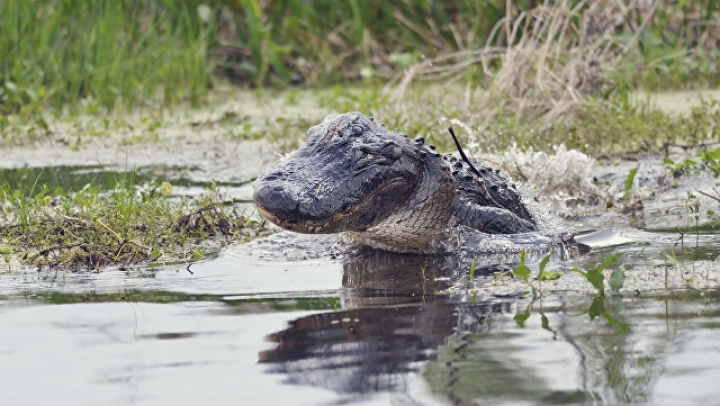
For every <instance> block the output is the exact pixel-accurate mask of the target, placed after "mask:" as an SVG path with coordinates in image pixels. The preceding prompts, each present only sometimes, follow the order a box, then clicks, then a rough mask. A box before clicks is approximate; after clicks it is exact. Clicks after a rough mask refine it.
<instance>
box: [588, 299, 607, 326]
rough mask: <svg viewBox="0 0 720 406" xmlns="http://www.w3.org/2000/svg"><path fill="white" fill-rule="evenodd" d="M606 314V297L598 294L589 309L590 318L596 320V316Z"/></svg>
mask: <svg viewBox="0 0 720 406" xmlns="http://www.w3.org/2000/svg"><path fill="white" fill-rule="evenodd" d="M603 314H605V298H604V297H603V296H597V297H596V298H595V299H593V302H592V304H591V305H590V308H589V309H588V315H589V316H590V320H594V319H595V317H597V316H601V315H603Z"/></svg>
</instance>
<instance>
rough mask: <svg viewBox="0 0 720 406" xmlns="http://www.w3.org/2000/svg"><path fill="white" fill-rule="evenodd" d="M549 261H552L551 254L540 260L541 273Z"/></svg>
mask: <svg viewBox="0 0 720 406" xmlns="http://www.w3.org/2000/svg"><path fill="white" fill-rule="evenodd" d="M548 262H550V254H548V255H547V256H545V258H543V259H542V261H540V273H541V274H542V273H543V271H544V270H545V266H547V264H548Z"/></svg>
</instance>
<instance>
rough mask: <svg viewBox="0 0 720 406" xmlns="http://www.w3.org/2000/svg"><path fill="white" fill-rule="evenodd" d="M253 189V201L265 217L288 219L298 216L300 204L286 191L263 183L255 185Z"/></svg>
mask: <svg viewBox="0 0 720 406" xmlns="http://www.w3.org/2000/svg"><path fill="white" fill-rule="evenodd" d="M253 188H254V190H253V201H254V202H255V205H256V206H257V207H258V208H259V209H260V210H261V211H263V215H266V214H270V215H272V216H273V217H275V218H278V219H287V218H292V217H293V216H294V215H296V214H297V213H296V212H297V209H298V202H297V200H295V199H292V198H291V196H290V194H289V193H288V191H287V190H286V189H283V188H282V187H280V186H271V185H268V184H267V183H262V182H259V183H255V184H254V185H253Z"/></svg>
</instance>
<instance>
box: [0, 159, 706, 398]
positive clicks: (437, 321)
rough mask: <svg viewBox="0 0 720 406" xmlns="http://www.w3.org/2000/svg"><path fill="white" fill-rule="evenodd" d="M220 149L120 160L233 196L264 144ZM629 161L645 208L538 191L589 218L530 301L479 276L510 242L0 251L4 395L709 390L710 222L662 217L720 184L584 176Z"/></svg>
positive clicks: (36, 174) (77, 170) (47, 179)
mask: <svg viewBox="0 0 720 406" xmlns="http://www.w3.org/2000/svg"><path fill="white" fill-rule="evenodd" d="M253 148H255V147H253ZM218 151H221V149H218ZM253 151H256V150H255V149H254V150H253ZM233 154H235V155H233ZM241 155H242V154H241ZM235 156H237V154H236V152H233V153H232V154H227V155H224V156H223V158H222V159H219V160H216V161H215V163H214V164H213V165H214V166H213V167H212V170H211V171H208V168H207V167H205V166H202V165H193V164H192V162H194V161H192V160H189V161H187V162H186V161H182V162H181V163H182V164H178V165H172V164H171V161H172V160H171V159H170V158H168V157H166V158H168V159H166V160H165V161H168V162H166V163H163V164H158V165H143V164H142V159H141V161H140V164H139V165H135V164H133V163H131V166H132V167H133V168H135V169H137V173H138V177H139V179H138V182H137V183H141V182H145V181H156V182H158V181H163V180H169V181H171V183H172V184H173V186H174V190H175V193H177V194H183V195H194V194H198V193H200V192H201V191H202V188H203V187H204V186H205V185H207V183H208V182H209V181H210V180H213V179H211V178H209V177H210V176H212V177H213V178H214V180H218V181H219V185H220V187H221V188H222V189H223V191H224V192H225V193H226V194H228V195H229V196H232V197H234V198H236V199H239V200H241V201H243V200H244V201H248V200H249V198H250V190H251V189H250V187H249V182H250V181H251V179H252V177H253V176H255V175H256V174H257V172H258V170H259V168H260V167H262V165H263V164H262V163H263V162H266V161H271V160H272V159H273V158H272V156H271V155H270V154H264V155H263V154H256V156H253V157H252V158H251V159H250V160H249V161H246V162H242V163H238V164H237V165H235V163H234V161H233V159H234V158H233V157H235ZM23 159H25V158H23ZM28 159H29V158H28ZM197 159H200V160H203V159H205V158H202V157H199V158H197ZM509 159H516V160H518V161H519V162H522V163H523V164H526V165H533V164H534V163H533V162H535V163H537V162H538V160H541V159H544V160H545V161H544V162H547V157H544V158H543V157H539V156H533V155H518V156H515V157H512V158H509ZM553 159H555V158H553ZM556 159H565V160H566V162H569V159H568V157H563V156H561V155H558V158H556ZM67 161H71V159H70V158H68V160H67ZM160 161H163V160H162V159H160ZM499 161H501V160H499ZM59 162H61V163H64V162H65V161H64V160H60V161H59ZM119 162H120V161H118V162H115V163H114V164H113V165H112V166H101V165H92V166H55V167H44V169H36V168H34V167H32V166H31V167H30V168H26V169H17V168H14V169H9V170H3V171H0V181H2V182H4V183H9V184H11V185H13V187H20V186H22V187H30V185H35V184H37V185H41V184H47V185H48V186H49V187H50V189H51V190H52V189H53V188H54V187H56V186H60V187H63V188H64V189H65V190H78V189H79V188H82V187H83V186H84V185H85V184H86V183H87V182H90V181H92V182H94V183H96V184H98V183H99V184H106V185H112V184H114V183H115V182H116V181H117V179H118V178H122V176H124V170H123V168H122V165H119V164H118V163H119ZM586 166H587V163H584V161H578V163H577V165H576V167H575V168H573V167H571V166H568V167H567V168H566V169H564V171H565V172H567V176H568V177H572V176H573V171H581V170H586V171H587V170H588V168H587V167H586ZM238 167H240V169H238ZM634 167H639V168H640V169H639V171H638V176H637V178H636V179H638V181H637V186H636V189H635V190H634V193H635V194H636V196H639V197H640V198H642V199H643V203H644V209H643V210H642V212H641V213H634V214H633V213H631V214H627V213H621V212H620V211H619V210H598V211H596V212H593V211H588V210H586V211H583V207H584V206H583V205H584V202H585V201H586V199H589V197H588V195H583V194H578V195H575V196H568V195H564V194H562V193H561V192H558V191H557V190H552V189H548V190H544V191H542V192H541V193H542V198H543V200H545V201H546V202H545V204H544V209H545V214H544V219H545V222H546V223H547V227H548V228H550V229H553V230H567V229H574V230H583V229H595V230H598V231H596V232H594V233H591V234H588V235H586V236H584V237H582V238H580V240H581V241H582V242H583V243H586V244H588V245H590V246H592V247H593V250H592V252H591V253H590V254H587V255H581V256H578V257H575V258H573V259H570V260H560V259H553V260H552V261H550V263H549V265H548V268H550V269H553V270H558V271H559V272H560V274H561V277H560V278H559V279H557V280H554V281H546V282H543V283H542V288H543V289H544V290H545V291H546V293H547V295H546V297H544V298H542V299H539V298H536V299H533V298H532V297H531V296H530V295H529V294H528V290H529V289H528V287H527V286H526V285H525V284H524V283H523V282H521V281H520V280H518V279H511V278H509V277H508V276H507V275H505V276H498V275H495V274H493V272H494V271H498V270H503V269H508V268H509V267H511V266H513V264H515V263H516V262H517V255H514V254H513V255H509V256H506V257H493V256H485V257H483V258H472V259H475V260H477V263H478V273H477V277H476V280H475V281H471V282H469V281H468V280H467V277H466V276H464V275H466V274H467V270H468V268H469V265H468V263H467V262H462V261H459V260H458V261H456V260H455V259H453V258H450V259H448V258H445V259H428V258H426V257H421V256H413V255H392V254H378V253H376V252H367V251H362V250H361V251H358V252H355V253H354V254H353V255H350V256H337V257H332V256H329V255H322V253H321V254H319V255H315V253H313V252H310V251H307V252H306V251H303V250H301V249H298V248H297V247H301V246H302V241H303V240H298V241H300V243H298V244H299V245H297V246H296V248H293V249H287V246H286V245H283V244H282V243H280V244H276V245H275V248H267V246H260V245H257V246H254V245H237V246H233V247H231V248H229V249H227V250H226V251H225V252H224V253H223V254H221V255H220V256H219V257H217V258H213V259H210V260H207V261H204V262H201V263H197V264H193V265H192V266H191V267H190V269H189V270H188V268H187V267H186V266H185V265H167V266H162V267H156V268H153V269H145V268H139V269H130V270H124V271H121V270H117V269H107V270H104V271H103V272H100V273H70V272H62V271H36V270H32V269H28V270H22V269H16V268H12V267H11V268H10V269H8V268H7V267H2V266H0V326H2V327H1V328H2V332H1V333H0V404H2V405H21V404H22V405H46V404H53V405H157V404H174V405H185V404H187V405H196V404H211V405H225V404H228V405H229V404H247V405H278V404H293V405H295V404H298V405H337V404H353V405H355V404H357V405H386V404H401V405H425V404H428V405H429V404H443V405H444V404H453V405H477V404H482V405H518V404H523V405H546V404H547V405H553V404H602V405H640V404H653V405H697V404H703V405H705V404H708V405H710V404H718V400H717V399H720V387H719V386H718V385H717V384H716V382H717V380H718V379H719V378H720V339H719V338H718V331H720V330H719V328H720V265H718V264H719V263H720V262H718V259H720V237H718V232H717V231H714V230H712V229H711V228H705V229H704V230H703V231H702V232H701V233H694V232H692V233H687V234H685V235H684V236H682V235H681V234H680V233H679V232H678V231H677V230H676V227H677V228H681V229H685V230H686V228H687V227H692V226H693V225H695V217H693V216H692V212H689V211H688V210H689V209H688V207H689V206H688V197H687V196H688V193H689V192H690V193H692V192H693V191H695V190H698V189H702V190H712V188H718V187H720V184H719V183H718V180H717V179H716V178H713V177H712V176H709V175H703V174H699V175H695V176H694V177H689V178H685V179H683V180H682V182H680V183H679V184H678V185H676V186H673V185H671V184H669V183H667V177H666V171H665V170H664V168H663V164H662V163H661V162H660V161H659V159H658V157H640V158H639V160H637V161H632V162H627V161H623V162H599V163H597V164H596V165H595V166H593V167H592V175H593V176H596V177H598V178H599V179H600V180H601V181H603V182H610V183H612V184H614V185H616V187H615V188H614V189H612V188H611V190H614V192H618V191H619V190H621V189H622V183H623V181H624V180H625V176H626V175H627V173H628V171H629V170H630V169H631V168H634ZM575 174H577V173H575ZM551 175H552V174H551ZM536 182H537V184H540V183H542V182H544V181H543V180H542V179H538V180H536ZM543 184H549V183H543ZM536 186H537V185H536ZM588 187H590V186H588ZM701 197H702V196H701ZM553 199H555V200H553ZM241 204H246V203H241ZM711 204H712V201H711V200H707V199H705V200H702V201H701V207H703V208H707V207H712V206H711ZM333 241H334V240H332V239H327V240H323V242H324V244H326V245H330V244H333ZM283 247H285V248H283ZM283 250H284V251H283ZM618 252H620V253H622V254H623V255H622V256H621V257H620V259H619V260H618V262H616V263H615V264H613V268H614V267H620V268H622V269H624V271H625V275H626V281H625V285H624V287H623V288H622V289H621V290H620V293H619V294H614V295H613V294H610V292H609V290H608V294H607V296H604V297H603V296H597V294H596V292H595V291H594V289H593V288H592V286H590V284H589V283H588V282H587V281H585V280H583V279H582V278H581V277H580V276H579V275H577V274H576V273H573V272H570V271H569V269H570V268H572V267H579V268H581V269H591V268H593V267H594V266H596V265H597V264H598V263H600V262H602V261H603V260H604V259H606V258H607V257H609V256H610V255H612V254H614V253H618ZM469 259H470V258H465V260H469ZM530 267H531V268H532V269H533V270H534V271H536V270H537V263H533V264H531V265H530Z"/></svg>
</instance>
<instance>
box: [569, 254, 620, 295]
mask: <svg viewBox="0 0 720 406" xmlns="http://www.w3.org/2000/svg"><path fill="white" fill-rule="evenodd" d="M620 255H622V253H617V254H615V255H613V256H611V257H609V258H608V259H606V260H605V261H604V262H603V263H602V264H600V265H599V266H598V267H597V268H595V269H590V270H587V271H583V270H581V269H578V268H572V269H570V270H571V271H572V272H575V273H578V274H580V275H582V277H583V278H585V279H586V280H587V281H588V282H590V284H591V285H592V286H593V287H594V288H595V289H597V291H598V294H599V295H600V296H603V295H605V284H604V281H605V276H604V275H603V271H604V270H605V268H607V267H609V266H610V265H611V264H612V263H613V262H615V261H616V260H617V259H618V258H620ZM619 280H620V277H619V276H616V277H615V281H619ZM624 280H625V277H624V275H623V277H622V281H624ZM620 285H621V286H622V283H621V284H620ZM618 289H619V288H618Z"/></svg>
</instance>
